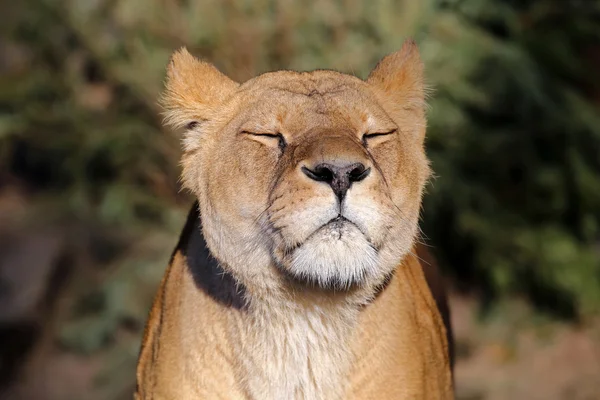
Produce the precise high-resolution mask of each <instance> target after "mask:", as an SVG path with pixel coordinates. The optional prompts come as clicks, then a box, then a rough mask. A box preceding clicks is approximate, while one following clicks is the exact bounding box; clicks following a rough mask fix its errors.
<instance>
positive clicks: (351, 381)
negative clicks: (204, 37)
mask: <svg viewBox="0 0 600 400" xmlns="http://www.w3.org/2000/svg"><path fill="white" fill-rule="evenodd" d="M167 75H168V79H167V83H166V90H165V93H164V97H163V100H164V106H165V108H166V120H167V122H168V123H170V124H171V125H173V126H175V127H182V128H185V136H184V139H183V147H184V154H183V161H182V164H183V183H184V186H185V187H186V188H187V189H189V190H191V191H192V192H193V193H194V195H195V196H196V197H197V199H198V202H197V204H196V205H195V206H194V208H193V210H192V212H191V213H190V217H189V219H188V223H187V225H186V227H185V229H184V232H183V234H182V236H181V239H180V242H179V245H178V246H177V248H176V250H175V252H174V254H173V257H172V260H171V263H170V265H169V269H168V271H167V273H166V275H165V277H164V278H163V281H162V283H161V286H160V289H159V291H158V294H157V296H156V299H155V301H154V305H153V306H152V310H151V312H150V317H149V320H148V323H147V326H146V333H145V335H144V340H143V344H142V349H141V353H140V358H139V363H138V369H137V383H138V386H137V391H136V398H137V399H261V400H262V399H449V398H452V378H451V371H450V360H449V355H448V343H447V340H446V329H445V327H444V324H443V322H442V318H441V316H440V313H439V312H438V309H437V307H436V304H435V301H434V299H433V297H432V294H431V292H430V290H429V288H428V286H427V282H426V280H425V276H424V273H423V269H422V266H421V264H420V262H419V258H418V257H417V255H416V251H417V250H416V247H415V240H416V236H417V231H418V219H419V209H420V206H421V195H422V192H423V186H424V185H425V183H426V181H427V179H428V177H429V174H430V169H429V165H428V160H427V158H426V156H425V152H424V148H423V140H424V136H425V125H426V121H425V112H424V111H425V110H424V109H425V101H424V88H423V66H422V62H421V60H420V57H419V53H418V50H417V48H416V45H415V44H414V42H412V41H407V42H406V43H405V44H404V45H403V47H402V49H401V50H400V51H398V52H396V53H394V54H391V55H389V56H387V57H385V58H384V59H383V60H382V61H381V62H380V63H379V64H378V65H377V67H376V68H375V69H374V70H373V71H372V72H371V74H370V75H369V77H368V79H367V80H366V81H363V80H361V79H359V78H356V77H354V76H350V75H345V74H342V73H338V72H334V71H324V70H318V71H314V72H302V73H298V72H292V71H277V72H270V73H266V74H263V75H260V76H258V77H256V78H254V79H251V80H249V81H247V82H245V83H243V84H238V83H236V82H234V81H232V80H230V79H229V78H227V77H226V76H225V75H223V74H221V73H220V72H219V71H218V70H217V69H216V68H215V67H213V66H212V65H210V64H208V63H206V62H203V61H200V60H198V59H196V58H194V57H193V56H191V55H190V54H189V53H188V52H187V51H186V50H185V49H182V50H180V51H178V52H176V53H175V54H174V55H173V58H172V60H171V62H170V65H169V67H168V74H167Z"/></svg>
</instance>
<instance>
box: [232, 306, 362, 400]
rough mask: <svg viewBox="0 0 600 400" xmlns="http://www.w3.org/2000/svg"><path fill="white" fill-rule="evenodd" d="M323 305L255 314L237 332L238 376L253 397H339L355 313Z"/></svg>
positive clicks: (349, 357) (349, 360)
mask: <svg viewBox="0 0 600 400" xmlns="http://www.w3.org/2000/svg"><path fill="white" fill-rule="evenodd" d="M352 314H353V312H351V311H348V310H347V311H345V312H338V313H336V314H334V315H333V316H332V314H331V312H330V310H325V309H322V308H319V307H313V308H311V309H294V308H293V307H292V308H290V309H289V310H286V311H279V312H264V313H253V314H252V315H248V316H245V317H244V318H243V321H240V322H239V323H240V325H242V326H237V327H235V328H234V329H235V332H232V335H234V336H237V338H236V339H237V340H233V341H232V342H233V343H235V345H234V346H235V347H236V349H235V353H236V354H237V355H238V365H237V369H238V374H239V376H240V377H241V380H242V385H243V386H244V387H245V389H246V390H247V392H248V394H249V395H250V397H251V398H257V399H298V400H300V399H303V400H311V399H324V398H326V399H339V398H343V393H344V392H345V389H346V381H347V375H348V369H349V366H350V364H351V352H350V346H349V342H350V340H351V336H352V332H353V327H354V325H355V322H354V320H355V319H356V318H355V315H352Z"/></svg>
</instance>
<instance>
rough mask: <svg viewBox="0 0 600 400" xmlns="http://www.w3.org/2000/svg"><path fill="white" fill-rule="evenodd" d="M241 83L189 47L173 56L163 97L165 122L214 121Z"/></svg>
mask: <svg viewBox="0 0 600 400" xmlns="http://www.w3.org/2000/svg"><path fill="white" fill-rule="evenodd" d="M238 86H239V84H238V83H237V82H234V81H232V80H231V79H229V78H228V77H227V76H225V75H224V74H222V73H221V72H220V71H219V70H218V69H217V68H216V67H215V66H213V65H212V64H210V63H207V62H205V61H202V60H199V59H197V58H196V57H194V56H192V55H191V54H190V53H189V52H188V51H187V50H186V49H185V47H184V48H182V49H180V50H179V51H176V52H175V53H174V54H173V56H172V57H171V61H170V62H169V67H168V69H167V82H166V85H165V91H164V92H163V96H162V99H161V104H162V105H163V107H164V108H165V116H166V118H165V121H166V122H167V123H168V124H169V125H171V126H174V127H183V126H187V125H189V124H193V123H195V122H201V121H206V120H210V119H211V118H212V116H213V115H214V114H215V111H216V110H217V109H218V107H219V106H220V105H221V104H222V103H223V102H224V101H225V99H226V98H227V97H228V96H229V95H230V94H231V93H233V91H234V90H235V89H236V88H237V87H238Z"/></svg>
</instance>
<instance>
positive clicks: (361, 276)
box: [280, 215, 378, 290]
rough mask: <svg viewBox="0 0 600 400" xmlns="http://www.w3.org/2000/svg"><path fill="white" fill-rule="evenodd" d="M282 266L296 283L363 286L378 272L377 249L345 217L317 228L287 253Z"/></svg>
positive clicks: (322, 286)
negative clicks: (365, 281)
mask: <svg viewBox="0 0 600 400" xmlns="http://www.w3.org/2000/svg"><path fill="white" fill-rule="evenodd" d="M284 254H285V255H286V262H284V263H283V264H281V265H280V267H281V268H282V269H283V272H284V273H285V275H286V276H288V277H292V278H293V280H294V281H295V282H303V283H305V284H307V285H309V286H313V287H320V288H323V289H332V288H333V289H338V290H343V289H350V288H352V287H356V286H360V285H361V283H362V282H364V280H365V279H366V278H367V277H368V276H371V275H372V274H373V273H374V271H375V270H376V269H377V265H378V261H377V260H378V255H377V250H376V249H375V247H374V246H373V245H371V243H370V242H369V240H368V238H367V237H366V235H365V234H364V233H363V231H362V230H361V229H360V228H359V227H358V226H357V225H356V224H355V223H354V222H352V221H350V220H349V219H347V218H345V217H344V216H342V215H338V216H337V217H335V218H333V219H331V220H329V221H328V222H326V223H325V224H323V225H321V226H320V227H319V228H317V229H316V230H315V231H314V232H313V233H312V234H311V235H310V236H309V237H308V238H307V239H306V240H305V241H304V242H303V243H302V244H300V245H298V246H296V247H295V248H293V249H288V251H286V252H285V253H284Z"/></svg>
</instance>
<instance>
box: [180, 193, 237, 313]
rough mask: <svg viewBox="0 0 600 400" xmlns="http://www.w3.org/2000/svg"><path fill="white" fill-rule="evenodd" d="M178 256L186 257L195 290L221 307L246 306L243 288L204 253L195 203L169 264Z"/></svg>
mask: <svg viewBox="0 0 600 400" xmlns="http://www.w3.org/2000/svg"><path fill="white" fill-rule="evenodd" d="M178 252H180V253H181V254H182V255H183V256H184V257H186V260H187V267H188V268H189V270H190V272H191V274H192V277H193V279H194V283H195V284H196V287H197V288H198V289H200V290H203V291H204V292H205V293H206V294H208V295H209V296H210V297H212V298H213V299H214V300H215V301H217V302H219V303H221V304H223V305H225V306H228V307H233V308H235V309H238V310H242V309H245V308H246V307H247V306H248V304H247V300H246V296H245V293H246V288H245V287H244V286H243V285H242V284H241V283H239V282H237V281H236V279H235V278H234V277H233V275H231V274H230V273H229V272H227V271H225V270H224V269H223V268H222V267H221V265H220V264H219V262H218V261H217V260H216V259H215V258H214V257H213V256H212V254H211V253H210V251H209V250H208V247H207V245H206V241H205V240H204V236H203V235H202V223H201V220H200V211H199V207H198V202H195V203H194V205H193V206H192V209H191V210H190V213H189V215H188V219H187V222H186V224H185V227H184V228H183V231H182V233H181V236H180V238H179V243H177V247H176V248H175V250H174V251H173V255H172V256H171V263H172V262H173V258H174V257H175V255H176V254H177V253H178Z"/></svg>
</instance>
